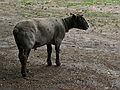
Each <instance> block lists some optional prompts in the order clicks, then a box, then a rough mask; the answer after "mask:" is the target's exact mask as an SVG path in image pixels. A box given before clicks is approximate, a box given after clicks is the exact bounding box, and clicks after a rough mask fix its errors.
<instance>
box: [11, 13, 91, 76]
mask: <svg viewBox="0 0 120 90" xmlns="http://www.w3.org/2000/svg"><path fill="white" fill-rule="evenodd" d="M88 27H89V25H88V23H87V21H86V20H85V19H84V17H83V16H82V15H74V14H73V15H72V16H69V17H67V18H63V19H57V18H36V19H31V20H26V21H21V22H19V23H18V24H17V25H16V26H15V27H14V30H13V34H14V38H15V41H16V44H17V47H18V50H19V55H18V56H19V59H20V62H21V74H22V76H23V77H26V73H27V69H26V63H27V59H28V56H29V53H30V51H31V49H35V50H36V49H37V47H41V46H43V45H47V53H48V57H47V64H48V66H51V65H52V62H51V53H52V46H51V45H52V44H53V45H55V50H56V65H57V66H60V61H59V48H60V45H61V42H62V40H63V39H64V37H65V33H66V32H68V31H69V29H72V28H78V29H83V30H87V29H88Z"/></svg>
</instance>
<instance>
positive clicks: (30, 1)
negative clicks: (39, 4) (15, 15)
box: [21, 0, 35, 6]
mask: <svg viewBox="0 0 120 90" xmlns="http://www.w3.org/2000/svg"><path fill="white" fill-rule="evenodd" d="M34 2H35V1H34V0H21V3H22V4H23V5H25V6H27V5H32V4H33V3H34Z"/></svg>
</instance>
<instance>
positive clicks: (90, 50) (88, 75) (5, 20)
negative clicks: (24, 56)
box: [0, 0, 120, 90]
mask: <svg viewBox="0 0 120 90" xmlns="http://www.w3.org/2000/svg"><path fill="white" fill-rule="evenodd" d="M54 5H55V4H54ZM44 6H45V7H41V6H39V4H38V5H33V6H31V5H30V6H26V7H24V6H22V5H19V3H16V2H14V0H11V1H8V0H2V1H0V90H120V6H114V5H104V6H103V5H100V6H93V7H92V6H91V7H84V8H83V7H80V9H83V11H84V10H85V11H86V10H88V11H89V12H87V13H85V18H86V19H87V20H89V24H90V28H89V30H87V31H83V30H78V29H71V30H70V31H69V32H68V33H66V37H65V39H64V41H63V43H62V45H61V53H60V59H61V63H62V65H61V66H60V67H56V66H55V50H53V54H52V62H53V66H51V67H47V66H46V57H47V55H46V47H45V46H43V47H40V48H39V49H38V50H36V51H34V50H32V51H31V53H30V57H29V60H28V68H29V70H30V73H29V75H28V77H27V78H25V79H24V78H22V76H21V73H20V62H19V59H18V56H17V54H18V50H17V47H16V44H15V41H14V38H13V34H12V30H13V28H14V26H15V24H16V23H17V22H19V21H20V20H22V19H27V18H33V17H37V16H35V14H34V13H35V12H40V11H41V12H40V13H42V15H43V11H44V15H43V16H41V15H39V16H38V17H51V16H57V17H61V16H65V14H63V15H61V12H63V13H70V12H74V11H75V9H71V8H65V7H58V6H52V7H50V4H49V3H47V4H45V5H44ZM48 6H49V7H48ZM43 9H44V10H43ZM25 10H26V11H27V10H28V12H27V13H29V12H31V13H33V14H34V15H33V16H32V15H28V14H27V15H28V16H29V17H28V16H26V14H25V13H26V11H25ZM42 10H43V11H42ZM78 10H79V9H78ZM51 11H56V12H59V11H60V13H57V14H56V13H55V12H54V13H53V12H51ZM91 12H92V13H91ZM101 12H102V14H101ZM45 13H49V14H47V15H48V16H47V15H46V14H45ZM51 13H53V14H52V15H51ZM88 13H89V14H88ZM96 13H97V14H96ZM106 13H107V14H106ZM53 47H54V46H53Z"/></svg>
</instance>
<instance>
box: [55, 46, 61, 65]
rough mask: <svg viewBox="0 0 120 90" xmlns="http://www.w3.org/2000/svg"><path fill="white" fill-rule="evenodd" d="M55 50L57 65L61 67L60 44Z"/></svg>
mask: <svg viewBox="0 0 120 90" xmlns="http://www.w3.org/2000/svg"><path fill="white" fill-rule="evenodd" d="M55 50H56V65H57V66H60V65H61V63H60V60H59V53H60V44H55Z"/></svg>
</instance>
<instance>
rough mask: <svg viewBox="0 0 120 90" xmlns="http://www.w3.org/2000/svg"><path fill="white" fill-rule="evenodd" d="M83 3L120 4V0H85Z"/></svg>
mask: <svg viewBox="0 0 120 90" xmlns="http://www.w3.org/2000/svg"><path fill="white" fill-rule="evenodd" d="M82 4H83V5H101V4H120V0H84V1H82Z"/></svg>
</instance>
